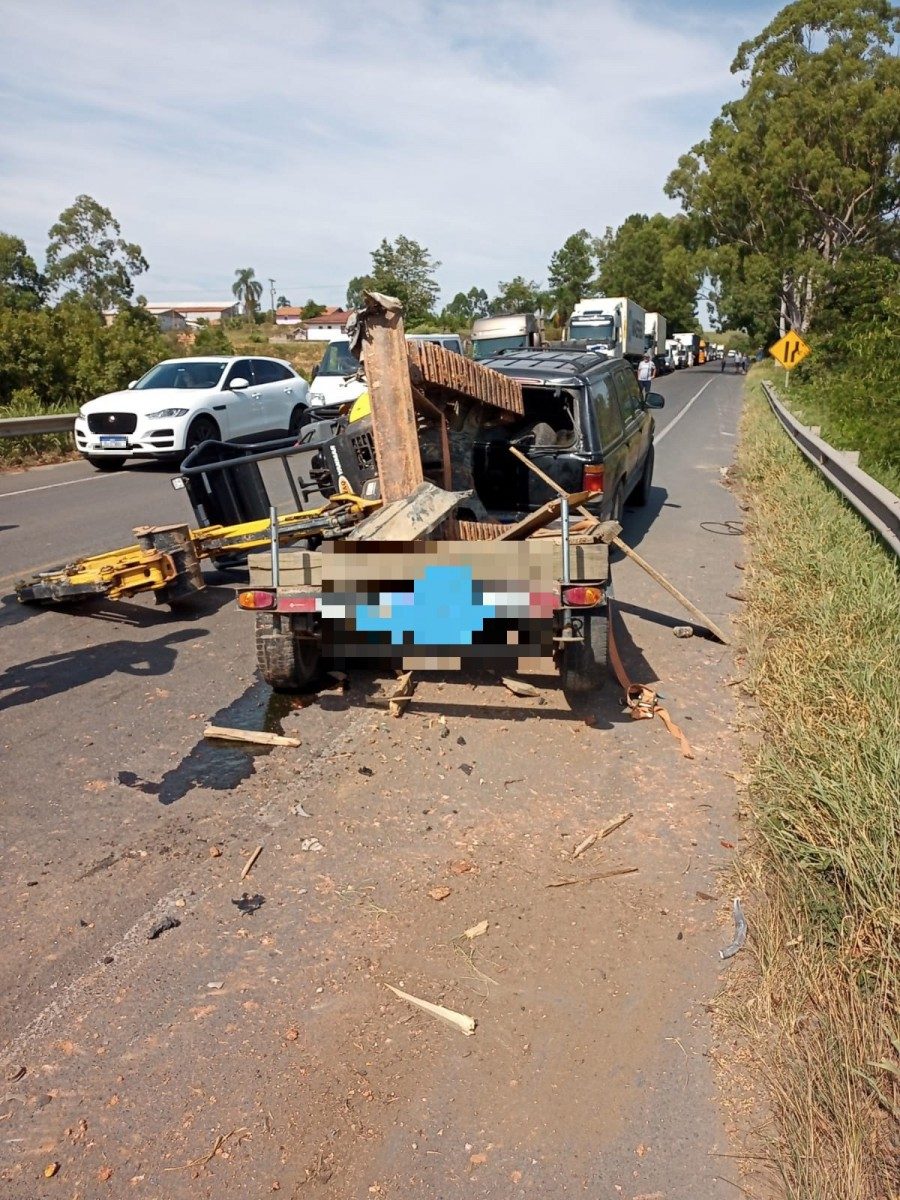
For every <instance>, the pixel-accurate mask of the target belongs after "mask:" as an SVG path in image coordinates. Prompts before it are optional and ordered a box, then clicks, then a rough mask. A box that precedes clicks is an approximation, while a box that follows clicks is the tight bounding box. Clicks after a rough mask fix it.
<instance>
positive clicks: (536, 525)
mask: <svg viewBox="0 0 900 1200" xmlns="http://www.w3.org/2000/svg"><path fill="white" fill-rule="evenodd" d="M590 494H591V493H590V492H574V493H573V494H572V495H571V496H569V506H570V508H577V506H578V505H579V504H584V502H585V500H587V499H588V497H589V496H590ZM561 509H562V498H561V497H560V498H559V499H556V500H548V501H547V503H546V504H542V505H541V507H540V508H538V509H535V511H534V512H533V513H529V514H528V516H527V517H523V518H522V520H521V521H516V523H515V525H508V526H507V527H506V528H505V529H504V531H503V533H501V534H500V537H499V538H498V539H497V540H498V541H500V542H521V541H524V540H525V538H527V537H528V536H529V535H530V534H532V533H534V532H535V531H536V530H538V529H543V528H544V527H545V526H547V525H549V524H550V523H551V522H552V521H556V520H557V519H558V517H559V514H560V510H561Z"/></svg>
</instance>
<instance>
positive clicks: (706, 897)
mask: <svg viewBox="0 0 900 1200" xmlns="http://www.w3.org/2000/svg"><path fill="white" fill-rule="evenodd" d="M694 895H695V896H696V897H697V899H698V900H718V898H719V897H718V896H713V895H711V894H710V893H709V892H695V893H694Z"/></svg>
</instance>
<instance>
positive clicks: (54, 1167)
mask: <svg viewBox="0 0 900 1200" xmlns="http://www.w3.org/2000/svg"><path fill="white" fill-rule="evenodd" d="M58 1170H59V1163H58V1162H52V1163H47V1165H46V1167H44V1178H45V1179H52V1178H53V1176H54V1175H55V1174H56V1172H57V1171H58Z"/></svg>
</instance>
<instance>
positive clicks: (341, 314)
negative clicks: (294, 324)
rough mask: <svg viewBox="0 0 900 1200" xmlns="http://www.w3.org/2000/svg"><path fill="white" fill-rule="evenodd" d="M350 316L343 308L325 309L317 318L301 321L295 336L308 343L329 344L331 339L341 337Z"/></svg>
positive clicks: (344, 332) (345, 330)
mask: <svg viewBox="0 0 900 1200" xmlns="http://www.w3.org/2000/svg"><path fill="white" fill-rule="evenodd" d="M350 315H351V314H350V312H349V311H348V310H347V309H344V308H326V309H325V311H324V312H323V313H319V315H318V316H317V317H310V318H309V319H308V320H306V321H302V322H301V323H300V329H299V330H298V333H297V336H298V337H299V338H301V339H303V340H305V341H308V342H330V341H331V340H332V338H336V337H343V336H344V334H346V332H347V322H348V321H349V320H350Z"/></svg>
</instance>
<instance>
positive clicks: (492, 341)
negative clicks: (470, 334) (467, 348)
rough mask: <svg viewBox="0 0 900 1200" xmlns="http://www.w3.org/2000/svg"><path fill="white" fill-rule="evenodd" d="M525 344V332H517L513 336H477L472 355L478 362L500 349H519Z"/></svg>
mask: <svg viewBox="0 0 900 1200" xmlns="http://www.w3.org/2000/svg"><path fill="white" fill-rule="evenodd" d="M524 345H525V334H524V333H516V334H514V335H513V336H512V337H497V338H477V339H476V340H475V341H474V342H473V343H472V357H473V358H474V359H475V361H476V362H477V361H478V360H479V359H482V358H490V357H491V355H492V354H496V353H497V352H498V351H499V350H517V349H519V348H520V347H522V346H524Z"/></svg>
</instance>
